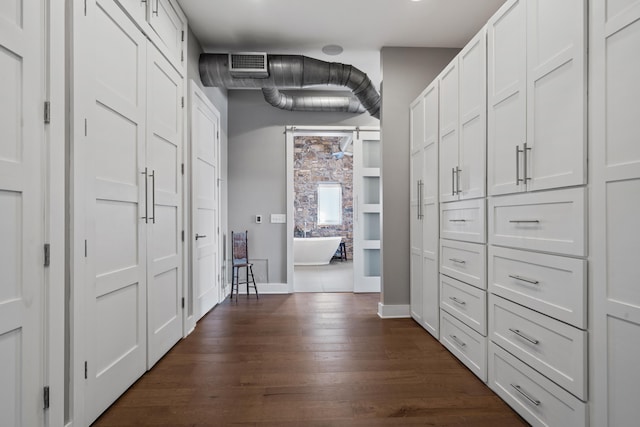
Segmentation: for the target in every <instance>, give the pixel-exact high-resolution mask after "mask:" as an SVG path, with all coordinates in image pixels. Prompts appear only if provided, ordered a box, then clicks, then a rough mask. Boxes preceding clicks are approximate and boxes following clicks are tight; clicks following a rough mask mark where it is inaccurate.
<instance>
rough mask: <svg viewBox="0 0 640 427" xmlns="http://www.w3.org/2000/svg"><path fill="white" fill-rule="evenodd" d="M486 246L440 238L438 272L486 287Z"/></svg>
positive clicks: (481, 287)
mask: <svg viewBox="0 0 640 427" xmlns="http://www.w3.org/2000/svg"><path fill="white" fill-rule="evenodd" d="M486 260H487V246H486V245H484V244H478V243H466V242H458V241H456V240H445V239H440V272H441V273H443V274H446V275H447V276H451V277H453V278H455V279H458V280H461V281H463V282H465V283H468V284H470V285H473V286H475V287H477V288H480V289H487V281H486V277H487V267H486V266H487V262H486Z"/></svg>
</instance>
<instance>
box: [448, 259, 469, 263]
mask: <svg viewBox="0 0 640 427" xmlns="http://www.w3.org/2000/svg"><path fill="white" fill-rule="evenodd" d="M449 261H452V262H455V263H457V264H466V263H467V261H465V260H463V259H458V258H449Z"/></svg>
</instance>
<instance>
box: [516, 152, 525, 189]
mask: <svg viewBox="0 0 640 427" xmlns="http://www.w3.org/2000/svg"><path fill="white" fill-rule="evenodd" d="M520 153H524V150H521V149H520V146H519V145H516V185H520V182H522V181H524V180H523V179H520Z"/></svg>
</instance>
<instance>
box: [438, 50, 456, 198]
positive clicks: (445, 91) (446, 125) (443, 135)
mask: <svg viewBox="0 0 640 427" xmlns="http://www.w3.org/2000/svg"><path fill="white" fill-rule="evenodd" d="M458 94H459V88H458V57H456V58H455V59H454V60H453V61H451V63H450V64H449V65H448V66H447V68H445V69H444V70H443V71H442V74H441V75H440V149H439V153H440V201H441V202H448V201H451V200H458V188H457V185H456V184H457V179H456V178H457V176H456V175H457V173H458V169H459V167H458V125H459V121H458Z"/></svg>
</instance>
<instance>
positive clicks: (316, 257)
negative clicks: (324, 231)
mask: <svg viewBox="0 0 640 427" xmlns="http://www.w3.org/2000/svg"><path fill="white" fill-rule="evenodd" d="M341 241H342V237H294V238H293V264H294V265H326V264H329V262H330V261H331V258H332V257H333V254H335V253H336V251H337V250H338V247H339V246H340V242H341Z"/></svg>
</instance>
